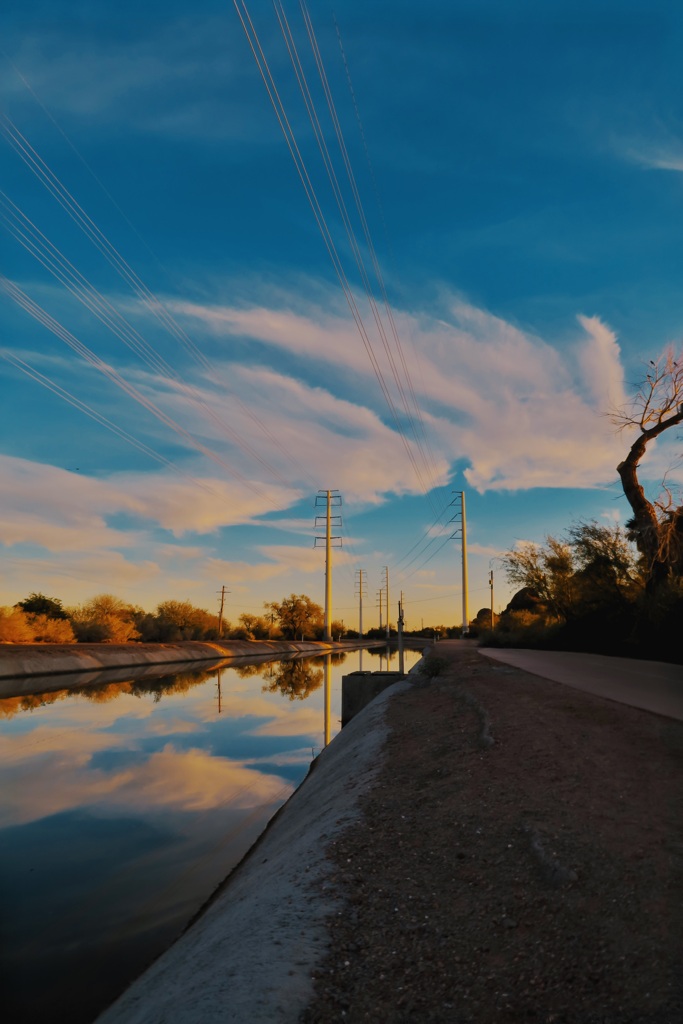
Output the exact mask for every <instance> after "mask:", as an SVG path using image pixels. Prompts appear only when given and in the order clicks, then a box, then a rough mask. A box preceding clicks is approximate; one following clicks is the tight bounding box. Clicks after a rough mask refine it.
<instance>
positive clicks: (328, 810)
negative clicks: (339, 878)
mask: <svg viewBox="0 0 683 1024" xmlns="http://www.w3.org/2000/svg"><path fill="white" fill-rule="evenodd" d="M413 671H414V670H413ZM409 685H410V684H409V683H408V682H400V683H395V684H394V685H393V686H391V687H390V688H389V689H387V690H385V691H384V692H383V693H381V694H380V695H379V696H378V697H377V698H376V700H374V701H373V702H372V703H371V704H369V705H368V706H367V707H366V708H365V709H364V710H363V711H362V712H361V713H360V714H359V715H357V716H356V717H355V718H354V720H353V721H352V722H351V723H350V724H349V725H348V726H347V727H346V728H345V729H343V730H342V732H340V733H339V734H338V735H337V736H336V737H335V738H334V739H333V740H332V742H331V743H330V745H329V746H328V747H326V748H325V750H323V751H322V753H321V754H320V756H319V757H318V758H317V759H316V760H315V762H314V763H313V767H312V770H311V771H310V772H309V774H308V776H307V778H306V779H305V780H304V782H303V783H302V784H301V786H299V788H298V789H297V790H296V792H295V793H294V794H293V795H292V796H291V797H290V799H289V800H288V801H287V803H286V804H285V805H284V806H283V807H282V808H281V809H280V811H279V812H278V813H277V814H276V815H275V817H274V818H273V819H272V821H271V823H270V825H269V826H268V827H267V829H266V831H265V832H264V834H263V835H262V836H261V838H260V839H259V840H257V842H256V844H255V845H254V846H253V847H252V848H251V850H250V851H249V853H248V854H247V856H246V857H245V859H244V860H243V861H242V863H241V864H240V865H239V867H238V868H237V869H236V870H235V871H234V872H233V873H232V874H231V875H230V876H229V878H228V880H227V882H226V883H225V884H224V886H223V887H221V889H220V890H219V891H218V892H217V893H216V895H215V897H214V899H213V900H212V901H211V903H210V905H209V906H208V907H207V908H206V909H205V912H204V913H203V914H201V915H200V916H199V918H198V919H197V920H196V921H195V922H194V924H193V925H192V926H191V927H190V928H189V929H188V930H187V931H186V932H185V934H184V935H183V936H182V937H181V938H180V939H179V940H178V941H177V942H176V943H175V944H174V945H173V946H171V948H170V949H169V950H167V952H166V953H164V954H163V955H162V956H161V957H159V959H158V960H156V961H155V962H154V963H153V964H152V965H151V967H149V968H148V970H147V971H145V973H144V974H142V975H141V977H140V978H138V980H137V981H135V982H134V983H133V984H132V985H131V987H130V988H128V989H127V990H126V991H125V992H124V993H123V995H121V996H120V997H119V999H117V1000H116V1002H115V1003H114V1004H113V1005H112V1006H111V1007H110V1008H109V1009H108V1010H106V1011H105V1012H104V1013H103V1014H102V1015H101V1016H100V1017H98V1018H97V1021H96V1022H95V1024H197V1022H198V1021H201V1022H202V1024H247V1022H248V1024H296V1022H297V1021H298V1020H299V1017H300V1014H301V1012H302V1010H303V1009H304V1008H305V1007H306V1005H307V1004H308V1003H309V1002H310V1000H311V998H312V995H313V982H312V974H313V971H314V970H315V968H316V967H317V966H318V965H319V964H320V963H321V961H322V960H323V958H324V956H325V953H326V951H327V948H328V943H329V934H328V931H327V928H326V925H325V919H326V917H327V916H328V915H330V914H333V913H334V912H335V911H336V910H337V909H338V900H339V887H338V886H336V885H335V883H334V881H333V878H332V873H333V868H332V865H331V864H330V863H329V862H328V861H327V860H326V858H325V848H326V846H327V844H328V843H330V842H333V841H334V837H335V836H336V835H337V834H338V833H339V832H341V831H342V830H343V829H344V828H345V827H346V826H347V825H348V824H349V823H350V822H352V821H354V820H355V819H356V818H357V817H358V815H359V799H360V797H361V795H362V794H363V793H364V792H366V791H367V790H368V789H369V788H370V786H371V785H372V782H373V780H374V778H375V773H376V770H377V768H378V765H379V763H380V761H381V756H382V746H383V743H384V740H385V738H386V736H387V731H388V730H387V725H386V720H385V712H386V706H387V701H388V700H389V699H390V698H391V696H392V695H393V694H394V693H397V692H400V690H401V688H405V687H408V686H409Z"/></svg>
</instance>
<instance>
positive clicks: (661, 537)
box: [612, 347, 683, 591]
mask: <svg viewBox="0 0 683 1024" xmlns="http://www.w3.org/2000/svg"><path fill="white" fill-rule="evenodd" d="M612 420H613V422H615V423H616V424H617V426H618V427H619V429H627V428H634V427H635V429H636V430H637V431H638V432H639V433H638V436H637V437H636V440H635V441H634V442H633V444H632V445H631V448H630V450H629V453H628V455H627V456H626V458H625V459H624V461H623V462H620V463H619V465H618V466H617V472H618V473H619V476H620V477H621V483H622V486H623V488H624V494H625V495H626V498H627V500H628V503H629V505H630V506H631V509H632V510H633V518H632V519H631V520H630V521H629V522H628V523H627V524H626V525H627V529H628V530H629V532H630V534H631V536H632V538H633V540H634V541H635V543H636V545H637V547H638V550H639V551H640V553H641V554H642V556H643V558H644V561H645V568H646V573H647V584H646V586H647V589H648V590H650V591H652V590H655V589H656V588H657V587H658V586H659V585H660V584H661V583H662V582H664V581H665V580H667V579H669V578H670V577H672V576H677V577H681V576H683V504H680V496H679V498H678V501H677V499H676V498H675V497H674V495H673V493H672V491H671V489H670V488H669V487H668V486H667V485H666V483H665V484H664V486H663V491H662V494H661V495H660V497H659V498H658V499H657V500H656V501H650V500H649V499H648V498H647V497H646V495H645V491H644V490H643V487H642V485H641V483H640V481H639V479H638V466H639V465H640V462H641V459H642V458H643V457H644V455H645V453H646V451H647V447H648V445H649V444H651V442H653V441H654V440H655V439H656V438H658V437H660V435H661V434H663V433H664V432H665V431H667V430H671V428H672V427H676V426H677V425H678V424H679V423H683V352H682V353H681V355H679V357H678V359H676V358H675V356H674V350H673V347H669V348H668V349H667V350H666V351H665V352H664V353H663V354H662V355H661V356H660V357H659V359H657V360H656V361H654V360H650V363H649V365H648V368H647V374H646V376H645V379H644V380H643V381H641V382H640V384H639V385H638V391H637V393H636V395H635V396H634V398H633V399H632V401H631V402H630V403H629V404H628V406H627V407H625V408H624V409H621V410H619V411H618V412H616V413H614V414H613V415H612Z"/></svg>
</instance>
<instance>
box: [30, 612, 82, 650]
mask: <svg viewBox="0 0 683 1024" xmlns="http://www.w3.org/2000/svg"><path fill="white" fill-rule="evenodd" d="M28 621H29V625H30V627H31V630H32V632H33V642H34V643H38V644H75V643H76V637H75V635H74V631H73V628H72V626H71V623H70V622H69V620H68V619H66V618H64V619H56V618H53V617H52V616H51V615H29V616H28Z"/></svg>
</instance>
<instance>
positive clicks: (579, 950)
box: [301, 645, 683, 1024]
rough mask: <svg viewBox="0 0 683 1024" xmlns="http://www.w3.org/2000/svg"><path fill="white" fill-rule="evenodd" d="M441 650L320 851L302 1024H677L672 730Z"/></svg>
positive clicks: (682, 939) (677, 860)
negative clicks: (321, 932)
mask: <svg viewBox="0 0 683 1024" xmlns="http://www.w3.org/2000/svg"><path fill="white" fill-rule="evenodd" d="M446 653H447V659H448V664H447V665H445V666H442V668H441V671H440V672H439V674H438V675H437V676H436V677H433V678H430V679H426V680H424V681H423V682H420V683H417V684H415V685H414V686H413V687H412V688H411V689H410V690H409V691H408V692H406V693H404V694H400V695H397V696H396V697H395V698H393V699H392V700H391V702H390V704H389V710H388V717H389V724H390V727H391V729H392V734H391V736H390V739H389V741H388V744H387V747H386V757H385V762H384V765H383V768H382V771H381V774H380V777H379V779H378V782H377V784H376V785H375V786H373V788H372V790H371V791H370V792H369V794H368V795H367V796H366V797H365V798H364V802H363V811H364V818H363V820H362V821H361V822H359V823H358V824H355V825H353V826H352V827H350V828H349V829H348V830H347V831H346V832H345V833H344V834H343V836H342V837H341V839H337V841H336V842H335V843H333V844H332V846H331V847H330V849H329V857H330V858H331V860H332V862H333V864H334V870H335V879H336V884H337V885H338V887H339V891H340V892H342V893H343V894H344V895H345V897H346V904H345V909H344V910H343V911H342V912H341V913H340V914H338V915H337V916H335V917H334V918H333V919H332V920H331V922H330V928H331V938H332V952H331V954H330V955H329V957H328V959H327V961H326V962H325V963H324V964H323V966H322V967H321V969H320V970H319V971H318V972H317V976H316V982H315V984H316V999H315V1002H314V1003H313V1004H312V1005H311V1006H310V1007H309V1008H308V1010H307V1011H306V1012H305V1014H304V1015H303V1016H302V1018H301V1020H302V1022H304V1024H323V1022H331V1021H348V1022H352V1024H356V1022H359V1024H360V1022H365V1021H372V1022H376V1024H394V1022H408V1021H410V1022H413V1024H428V1022H444V1024H446V1022H447V1024H460V1022H461V1024H494V1022H496V1024H499V1022H501V1024H505V1022H522V1021H524V1022H544V1024H551V1022H552V1024H681V1021H683V971H682V969H681V962H682V953H683V915H682V913H681V897H682V896H683V835H682V832H681V822H683V781H682V780H683V772H682V754H683V723H681V722H675V721H672V720H670V719H667V718H662V717H658V716H656V715H653V714H649V713H647V712H644V711H639V710H636V709H633V708H629V707H625V706H621V705H618V704H614V703H612V702H610V701H607V700H604V699H602V698H600V697H594V696H591V695H589V694H586V693H582V692H580V691H577V690H573V689H569V688H568V687H565V686H562V685H559V684H556V683H549V682H547V681H545V680H543V679H540V678H538V677H535V676H531V675H528V674H526V673H525V672H522V671H520V670H517V669H514V668H510V667H508V666H505V665H495V664H493V663H492V662H490V661H487V660H486V659H484V658H482V657H481V656H480V655H479V654H478V653H477V652H476V651H475V650H472V649H469V650H467V649H466V650H462V648H460V649H457V648H454V647H453V648H451V649H450V651H447V649H446V645H444V646H443V647H442V649H441V652H440V655H441V656H443V655H444V654H446Z"/></svg>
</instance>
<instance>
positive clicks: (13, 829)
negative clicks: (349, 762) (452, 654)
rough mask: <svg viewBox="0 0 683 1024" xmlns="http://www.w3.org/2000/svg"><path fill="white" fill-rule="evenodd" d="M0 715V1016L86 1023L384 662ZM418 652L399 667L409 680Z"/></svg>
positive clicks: (238, 672)
mask: <svg viewBox="0 0 683 1024" xmlns="http://www.w3.org/2000/svg"><path fill="white" fill-rule="evenodd" d="M329 657H330V668H329V680H330V682H329V687H328V694H327V699H326V695H325V690H326V687H325V685H324V663H325V658H324V657H323V658H312V659H311V658H307V659H292V660H285V661H276V662H268V663H263V662H261V663H259V664H254V665H240V666H238V667H236V666H234V665H233V666H232V667H224V668H212V669H210V670H206V671H197V670H196V668H195V669H194V670H193V671H185V670H184V671H182V672H181V673H178V674H176V675H167V676H163V677H158V678H153V679H150V678H140V677H139V676H138V678H136V676H135V671H134V670H131V674H130V678H129V679H127V680H126V681H123V682H115V683H114V682H112V683H106V682H105V683H101V684H98V685H95V686H82V687H80V688H71V687H70V686H69V687H68V688H66V687H65V688H64V689H60V690H52V691H50V692H43V693H39V694H33V695H31V694H28V695H27V694H25V695H23V696H21V697H10V698H5V699H3V700H0V733H1V740H0V763H1V765H2V770H3V786H2V789H1V791H0V905H1V906H2V911H1V915H2V916H1V917H0V943H1V946H2V963H3V977H2V992H3V999H2V1003H3V1017H4V1019H5V1020H7V1021H11V1022H13V1024H61V1022H62V1021H64V1022H69V1024H89V1022H91V1021H92V1020H93V1019H94V1017H95V1016H96V1015H97V1014H98V1013H99V1011H100V1010H101V1009H103V1008H104V1007H105V1006H106V1005H107V1004H108V1003H109V1002H111V1000H112V999H113V998H115V996H116V995H118V994H119V993H120V992H121V991H122V990H123V989H124V988H125V987H126V985H127V984H128V983H129V982H130V981H131V980H132V979H133V978H134V977H136V976H137V975H138V974H139V973H140V972H141V971H142V970H143V969H144V967H145V966H146V965H147V964H148V963H149V962H150V961H151V960H153V959H154V958H155V957H156V956H158V955H159V954H160V953H161V952H162V951H163V950H164V949H165V948H167V947H168V946H169V945H170V944H171V943H172V942H173V941H174V939H175V938H176V937H177V936H178V935H179V934H180V932H181V931H182V929H183V928H184V927H185V926H186V925H187V923H188V922H189V921H190V919H191V918H192V917H193V916H194V915H195V914H196V913H197V911H198V910H199V909H200V907H201V906H202V905H203V903H204V902H205V901H206V899H207V898H208V897H209V896H210V895H211V893H212V892H213V891H214V889H215V888H216V886H217V885H219V884H220V882H221V881H222V880H223V879H224V878H225V877H226V875H227V874H228V873H229V872H230V871H231V870H232V868H233V867H234V866H235V864H237V863H238V861H239V860H240V859H241V858H242V857H243V856H244V854H245V853H246V851H247V850H248V849H249V847H250V846H251V845H252V843H253V842H254V840H255V839H256V838H257V837H258V836H259V835H260V833H261V832H262V831H263V829H264V827H265V825H266V823H267V822H268V820H269V819H270V818H271V817H272V815H273V814H274V813H275V811H276V810H277V809H278V808H279V807H280V806H281V805H282V804H283V803H284V801H285V800H286V799H287V798H288V797H289V796H290V794H291V793H292V792H293V791H294V789H295V788H296V787H297V786H298V785H299V783H300V782H301V781H302V780H303V778H304V777H305V775H306V772H307V771H308V767H309V765H310V763H311V760H312V759H313V758H314V757H315V756H317V754H318V753H319V752H320V750H321V748H322V746H323V744H324V742H325V735H326V717H327V732H328V733H329V735H331V736H334V735H335V734H336V732H338V730H339V727H340V726H339V720H340V704H341V677H342V675H344V674H346V673H348V672H353V671H355V670H357V669H358V668H363V669H372V670H375V671H376V670H379V669H380V668H387V667H390V668H391V669H396V668H397V658H396V654H395V652H392V654H391V655H390V659H391V660H390V662H388V661H387V657H386V652H385V651H384V650H381V649H373V650H367V651H363V652H360V651H354V652H351V653H348V654H336V655H331V656H329ZM419 658H420V652H418V651H407V652H406V671H407V670H408V669H409V668H410V667H411V666H412V665H414V664H415V663H416V662H417V661H418V660H419Z"/></svg>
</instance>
